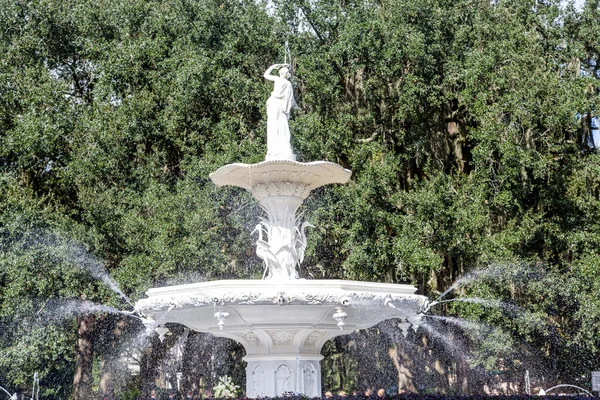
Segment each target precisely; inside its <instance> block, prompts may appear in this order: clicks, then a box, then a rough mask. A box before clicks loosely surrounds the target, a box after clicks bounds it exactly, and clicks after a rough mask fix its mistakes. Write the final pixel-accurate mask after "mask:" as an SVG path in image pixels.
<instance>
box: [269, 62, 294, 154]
mask: <svg viewBox="0 0 600 400" xmlns="http://www.w3.org/2000/svg"><path fill="white" fill-rule="evenodd" d="M288 67H289V65H288V64H273V65H271V66H270V67H269V68H268V69H267V70H266V71H265V73H264V77H265V79H268V80H270V81H273V82H274V87H273V91H272V92H271V97H269V99H268V100H267V157H266V158H265V159H266V160H296V156H295V155H294V153H293V151H292V146H291V145H290V127H289V119H290V111H291V110H292V107H293V106H294V105H295V104H296V103H295V101H294V89H293V88H292V84H291V83H290V81H289V80H288V79H289V78H290V76H291V74H290V70H289V69H288ZM276 68H277V69H279V76H275V75H271V72H272V71H273V70H274V69H276Z"/></svg>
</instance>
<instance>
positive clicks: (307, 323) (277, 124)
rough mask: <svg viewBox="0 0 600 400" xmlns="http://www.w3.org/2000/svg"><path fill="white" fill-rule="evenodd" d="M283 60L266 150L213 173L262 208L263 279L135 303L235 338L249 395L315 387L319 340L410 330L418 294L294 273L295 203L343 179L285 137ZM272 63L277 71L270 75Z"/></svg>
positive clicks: (300, 227) (157, 315)
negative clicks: (387, 323) (389, 328)
mask: <svg viewBox="0 0 600 400" xmlns="http://www.w3.org/2000/svg"><path fill="white" fill-rule="evenodd" d="M288 67H289V66H288V65H287V64H275V65H273V66H271V67H269V68H268V69H267V70H266V71H265V73H264V77H265V79H268V80H270V81H273V82H274V90H273V92H272V93H271V97H270V98H269V100H268V101H267V116H268V120H267V155H266V158H265V161H263V162H259V163H257V164H252V165H247V164H230V165H226V166H224V167H221V168H219V169H218V170H217V171H215V172H214V173H212V174H211V175H210V178H211V179H212V181H213V182H214V183H215V184H216V185H217V186H224V185H232V186H238V187H242V188H244V189H246V190H248V191H250V192H251V193H252V195H253V196H254V197H255V198H256V199H257V200H258V202H259V203H260V205H261V206H262V207H263V209H264V212H265V217H264V218H261V219H260V222H259V223H258V224H257V225H256V228H255V229H254V231H253V234H255V233H256V234H257V235H258V239H257V241H256V253H257V255H258V256H259V257H260V258H261V259H262V260H263V261H264V266H265V270H264V273H263V279H262V280H220V281H213V282H201V283H193V284H188V285H179V286H170V287H162V288H154V289H150V290H149V291H148V292H147V293H146V294H147V298H146V299H143V300H140V301H138V302H137V304H136V305H135V308H136V310H137V312H139V313H140V314H143V315H144V316H145V317H146V318H147V323H149V324H150V325H152V324H153V325H152V328H153V329H154V328H157V327H159V332H163V334H164V332H165V331H164V329H163V330H161V329H160V327H161V325H163V324H165V323H179V324H182V325H185V326H186V327H188V328H190V329H193V330H195V331H198V332H208V333H212V334H213V335H215V336H220V337H226V338H230V339H233V340H235V341H237V342H239V343H241V344H242V345H243V346H244V348H245V350H246V356H245V357H244V360H245V361H246V362H247V368H246V395H247V396H248V397H264V396H269V397H274V396H278V395H281V394H282V393H285V392H296V393H302V394H304V395H306V396H309V397H314V396H320V395H321V367H320V363H319V362H320V360H321V359H322V358H323V356H322V355H321V354H320V352H321V348H322V346H323V344H324V343H325V342H326V341H327V340H329V339H332V338H334V337H336V336H339V335H345V334H350V333H351V332H353V331H354V330H356V329H364V328H369V327H372V326H374V325H376V324H377V323H379V322H381V321H384V320H387V319H391V318H400V319H402V322H401V323H400V324H399V327H400V328H401V330H402V332H403V334H404V335H405V336H406V334H407V333H408V329H409V328H411V327H412V329H414V330H415V331H416V330H417V328H418V326H419V323H420V318H421V317H420V314H421V312H422V311H423V310H424V309H426V307H427V301H426V298H425V297H424V296H420V295H416V294H415V292H416V289H415V288H414V287H413V286H410V285H401V284H386V283H373V282H357V281H345V280H307V279H302V278H300V277H299V276H298V270H297V267H298V266H299V265H300V264H301V263H302V261H303V259H304V251H305V249H306V244H307V242H306V229H307V228H309V227H311V226H312V225H310V224H309V223H307V222H302V221H301V218H300V216H299V215H298V214H297V210H298V208H299V207H300V205H301V204H302V202H303V201H304V200H305V199H306V198H307V197H308V195H309V194H310V192H311V191H312V190H313V189H316V188H318V187H321V186H324V185H328V184H333V183H338V184H344V183H347V182H348V180H349V179H350V176H351V172H350V171H349V170H347V169H344V168H343V167H341V166H340V165H337V164H334V163H331V162H326V161H314V162H309V163H301V162H297V161H296V156H295V155H294V153H293V151H292V148H291V146H290V132H289V126H288V120H289V114H290V110H291V108H292V106H293V105H294V98H293V90H292V86H291V84H290V82H289V80H288V79H289V77H290V72H289V69H288ZM274 70H278V71H279V76H275V75H272V74H271V72H272V71H274Z"/></svg>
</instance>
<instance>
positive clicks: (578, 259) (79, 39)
mask: <svg viewBox="0 0 600 400" xmlns="http://www.w3.org/2000/svg"><path fill="white" fill-rule="evenodd" d="M0 27H1V29H0V54H2V56H0V329H1V330H2V332H3V333H2V335H0V385H2V386H7V387H9V388H12V389H14V390H26V388H27V387H28V386H29V383H30V380H31V377H32V376H33V372H34V371H38V372H39V373H40V377H41V380H42V387H43V390H44V393H43V395H44V396H46V398H54V397H60V398H66V397H68V396H69V395H71V393H72V391H73V384H74V383H73V371H74V370H76V367H77V366H78V365H79V364H81V361H80V359H79V358H78V357H79V356H81V354H79V347H76V344H77V343H78V340H81V337H82V333H81V329H82V324H84V323H86V321H85V320H83V319H81V316H82V315H84V314H87V313H89V312H91V311H94V310H96V311H100V312H102V311H103V312H104V314H101V315H100V316H98V317H97V318H96V320H95V321H91V320H90V321H87V322H88V323H90V325H89V326H90V329H92V330H93V331H94V332H95V335H94V337H95V339H94V347H95V348H96V353H95V355H93V357H95V358H94V359H95V360H100V364H102V365H101V366H100V367H93V368H94V369H93V371H92V372H93V373H94V374H96V375H97V376H96V382H98V376H100V377H106V376H105V375H106V374H108V372H107V370H105V368H104V367H103V366H104V365H107V366H110V365H112V366H114V364H111V363H109V362H108V361H107V359H105V357H104V356H102V354H111V355H113V356H114V355H118V354H119V352H120V351H121V350H122V349H123V347H126V346H127V345H126V344H125V343H126V342H127V340H125V339H123V338H121V339H119V338H118V337H117V336H119V335H121V334H122V335H123V336H126V337H129V336H132V337H135V335H136V333H135V332H136V329H139V326H137V325H136V324H133V325H132V326H128V327H124V326H120V325H119V324H122V321H123V319H122V318H121V317H119V316H118V315H114V314H111V312H110V310H107V309H105V310H102V309H101V307H100V306H99V305H100V304H102V305H107V306H111V307H116V308H119V309H127V308H129V307H130V306H129V305H128V304H127V303H126V301H125V300H124V298H123V297H122V296H120V294H119V293H118V291H115V290H112V289H111V285H112V283H111V282H115V283H116V285H117V286H118V287H119V288H120V289H119V290H122V291H123V293H124V294H125V295H126V296H127V297H128V298H129V299H131V300H132V301H134V300H137V299H139V298H141V297H142V296H143V293H144V292H145V291H146V290H147V289H148V288H150V287H153V286H160V285H166V284H175V283H184V282H192V281H198V280H210V279H221V278H230V277H235V278H260V276H261V272H262V267H261V263H260V259H258V258H257V256H256V255H255V251H254V249H253V243H252V239H251V238H250V235H249V233H250V232H251V230H252V227H253V226H254V225H255V224H256V220H257V218H258V216H259V215H260V207H259V206H258V205H257V204H256V202H255V201H254V200H253V199H252V198H251V196H250V195H249V194H248V193H246V192H244V191H242V190H240V189H236V188H216V187H215V186H214V185H213V184H212V182H211V181H210V180H209V179H208V174H209V173H211V172H213V171H214V170H216V169H217V168H218V167H220V166H222V165H225V164H227V163H232V162H245V163H254V162H259V161H261V160H263V159H264V154H265V152H266V138H265V132H266V114H265V101H266V99H267V97H268V93H269V91H270V86H269V84H268V83H267V82H265V81H264V80H263V79H262V76H261V75H262V72H263V71H264V70H265V69H266V67H267V66H268V65H271V64H272V63H275V62H282V61H283V57H284V46H283V43H284V42H285V41H287V42H288V43H289V47H290V49H291V51H292V64H293V65H292V67H293V77H292V81H293V84H294V87H295V95H296V99H297V102H298V104H299V108H298V109H296V110H294V112H293V117H292V120H291V121H290V123H291V125H290V129H291V132H292V145H293V147H294V150H295V152H296V153H297V154H298V155H299V159H300V161H313V160H321V159H323V160H328V161H333V162H336V163H339V164H341V165H342V166H344V167H345V168H348V169H351V170H352V171H353V177H352V180H351V182H350V183H349V184H348V185H345V186H332V187H324V188H321V189H319V190H317V191H315V192H314V193H313V194H312V195H311V197H310V198H309V199H308V200H307V201H306V202H305V204H304V205H303V207H302V211H303V212H304V215H305V216H306V218H307V219H308V220H309V221H310V222H311V223H313V224H314V225H315V226H316V229H313V230H311V231H310V233H309V246H308V249H307V257H306V259H305V261H304V264H303V266H302V267H301V274H302V275H303V276H306V277H309V278H341V279H355V280H368V281H385V282H395V283H411V284H414V285H416V286H417V287H418V288H419V290H420V292H421V293H423V294H426V295H429V296H430V297H432V298H436V297H437V296H438V295H439V294H440V293H442V292H443V291H444V290H445V289H447V288H449V287H450V285H451V284H452V283H453V282H454V281H456V280H457V279H459V278H460V277H461V276H467V277H468V279H464V280H463V281H461V282H463V283H464V284H462V283H461V284H458V285H457V289H456V290H454V291H453V292H451V293H450V294H449V295H448V297H445V298H444V299H448V300H450V299H452V298H464V297H472V298H475V297H476V298H480V299H484V300H486V301H488V303H486V304H487V305H486V304H484V303H482V302H479V303H473V302H463V301H458V300H457V301H452V302H448V303H444V304H443V305H442V304H440V305H439V306H438V308H436V309H433V310H432V311H433V312H434V313H435V314H437V315H438V316H439V317H440V318H442V317H446V318H449V317H455V316H460V317H461V318H463V319H464V320H468V321H470V325H467V326H466V327H464V326H463V328H464V329H462V330H461V331H460V333H456V332H455V331H454V330H451V329H450V328H451V325H452V323H450V322H448V321H449V319H446V320H443V319H439V320H434V321H432V322H431V325H432V326H434V327H435V328H436V329H438V330H439V331H441V332H445V331H446V330H447V331H448V332H450V333H449V335H450V336H451V337H453V338H454V339H456V340H457V341H459V342H464V343H468V344H465V345H464V347H465V348H467V349H468V352H469V356H468V357H462V358H461V357H458V358H461V360H463V361H462V362H455V361H447V360H446V361H445V362H444V363H443V364H444V366H443V370H442V372H439V371H438V372H428V373H423V374H422V375H421V376H423V377H424V378H423V380H422V381H419V382H417V381H415V382H412V383H410V385H413V386H412V390H419V387H423V388H436V387H442V388H445V389H444V390H447V389H448V387H452V385H458V384H453V383H452V379H450V378H447V379H446V381H445V383H444V384H443V385H441V384H440V383H439V376H437V375H443V376H446V377H448V376H450V375H453V374H454V375H457V374H458V375H461V374H462V375H461V376H467V375H469V374H471V375H473V376H474V375H477V374H479V375H477V376H481V375H482V374H485V373H486V372H485V371H488V372H490V373H494V374H496V375H498V374H500V375H503V374H504V375H503V376H505V379H513V378H514V376H517V375H520V376H522V373H523V372H524V370H532V371H534V372H535V373H536V374H537V377H538V379H541V380H542V382H546V381H543V379H546V380H547V382H566V381H569V382H573V381H576V382H579V383H581V384H582V385H584V386H585V385H588V386H589V372H590V371H591V370H593V369H596V370H597V369H598V368H599V367H600V365H599V364H598V360H599V359H600V357H599V356H600V326H599V325H598V323H597V322H598V320H600V255H599V254H598V248H600V155H599V153H598V151H597V146H598V145H599V143H597V141H598V139H599V138H598V137H597V136H594V132H597V131H598V129H599V123H598V119H597V118H598V109H599V107H600V95H599V87H600V64H599V63H598V60H599V59H600V5H599V2H598V0H588V1H587V2H586V3H585V5H584V6H583V8H582V9H581V10H578V9H575V8H574V7H573V5H568V4H561V3H560V2H558V1H555V0H543V1H542V0H536V1H534V0H507V1H503V0H499V1H492V2H490V1H488V0H485V1H484V0H452V1H450V0H379V1H375V0H339V1H331V0H314V1H305V0H274V1H264V2H263V1H250V0H205V1H190V0H161V1H158V0H149V1H148V0H143V1H142V0H129V1H120V0H107V1H101V2H98V1H91V0H69V1H61V2H53V1H47V0H28V1H14V0H0ZM469 273H471V274H470V275H468V274H469ZM117 286H113V289H114V288H115V287H117ZM489 302H495V303H494V304H496V305H499V304H503V305H505V306H504V307H490V306H489V304H490V303H489ZM94 307H96V308H94ZM98 307H100V308H98ZM515 310H517V311H515ZM463 325H464V324H463ZM117 328H118V334H117V333H115V332H116V329H117ZM381 329H383V330H386V329H387V328H385V329H384V328H381ZM78 330H79V331H78ZM411 335H412V334H411ZM420 335H424V336H425V337H427V338H428V340H429V342H428V343H429V344H428V345H422V346H425V348H423V347H422V346H421V347H419V349H421V350H420V351H421V352H420V353H419V351H413V350H414V349H413V350H411V349H412V348H409V347H407V346H406V345H405V344H403V343H391V344H390V343H388V342H386V341H385V340H382V343H383V344H382V346H387V345H390V346H395V347H394V348H395V349H396V350H394V351H395V353H394V354H396V355H395V356H394V357H396V358H395V362H396V364H397V367H398V368H399V366H400V365H401V364H402V365H404V366H405V367H406V366H409V364H410V362H409V361H410V360H414V359H416V358H418V357H422V355H423V354H425V353H426V354H430V352H428V350H427V346H430V347H429V348H433V347H435V343H436V340H437V341H438V342H439V340H440V339H439V338H437V339H436V337H435V335H433V334H432V333H431V332H422V333H420ZM412 340H413V341H417V342H419V339H417V338H415V337H412ZM191 341H193V340H191ZM363 341H364V338H361V337H360V336H357V337H353V338H352V339H351V340H350V342H352V343H354V344H352V343H350V342H348V340H346V341H344V340H341V339H340V340H339V341H337V342H335V343H332V344H331V346H329V347H328V348H327V349H326V350H325V351H327V352H329V354H330V355H331V356H332V357H333V356H335V355H336V354H337V353H339V352H340V351H342V350H343V349H346V353H344V354H346V356H344V357H345V358H346V360H345V361H343V360H342V361H339V362H338V361H336V360H338V359H337V358H335V357H333V358H331V360H332V361H328V362H330V365H331V369H328V368H323V370H324V371H326V370H334V369H336V368H338V369H339V370H342V369H343V368H342V367H343V365H346V364H348V363H350V364H351V363H352V362H354V361H352V360H354V359H356V360H362V361H360V362H365V360H363V358H364V357H363V356H360V355H359V354H358V353H357V352H360V351H359V350H355V353H352V352H351V351H350V353H348V348H349V346H350V347H352V346H355V347H356V343H363ZM384 342H385V343H384ZM400 342H402V341H400ZM420 342H421V343H424V341H423V338H421V340H420ZM153 343H154V349H155V350H156V349H158V350H156V351H157V354H162V353H161V351H163V350H164V349H163V350H160V349H159V348H160V345H159V344H158V343H157V342H156V341H154V342H153ZM224 347H227V346H224ZM102 349H103V350H105V351H104V353H103V352H102V351H101V350H102ZM159 350H160V351H159ZM224 351H225V350H224ZM227 351H230V350H227ZM411 352H412V353H411ZM438 353H440V354H441V353H444V354H446V355H448V354H449V355H451V356H452V358H456V354H455V353H453V350H451V349H445V350H439V351H438ZM231 354H232V353H231ZM385 356H386V355H384V357H385ZM387 356H389V355H387ZM336 357H337V356H336ZM353 357H354V358H353ZM428 357H430V358H429V359H428V360H429V361H428V362H434V361H435V359H436V357H438V358H439V357H441V356H439V355H433V356H428ZM574 359H576V360H577V362H573V360H574ZM388 361H389V360H388ZM344 362H345V363H346V364H344ZM336 363H337V364H336ZM417 364H418V363H416V362H414V363H413V364H410V365H412V367H411V368H425V364H426V363H425V364H423V365H420V366H418V365H417ZM335 365H337V367H336V366H335ZM90 368H92V365H91V364H90ZM107 368H108V367H107ZM407 368H408V367H407ZM365 370H366V367H365ZM465 371H471V372H465ZM340 373H342V372H340ZM365 373H366V372H365ZM343 374H346V375H344V378H343V379H342V381H341V382H340V381H335V380H330V381H328V382H329V383H327V384H328V385H331V388H332V389H336V388H337V389H341V388H343V389H345V390H349V388H348V387H343V385H344V382H345V383H346V384H352V385H355V386H356V387H357V388H358V386H360V385H362V384H363V381H364V380H363V381H361V378H360V377H350V375H348V374H350V372H344V373H343ZM343 374H342V375H343ZM436 374H437V375H436ZM434 375H435V376H434ZM582 376H583V377H584V378H582ZM106 379H108V378H106ZM374 379H375V378H374ZM415 379H416V378H415ZM436 379H438V380H436ZM582 379H583V381H581V380H582ZM417 380H418V379H417ZM100 381H101V382H103V380H102V379H100ZM580 381H581V382H580ZM324 382H326V380H324ZM336 385H338V386H339V387H337V386H336ZM407 385H409V384H407ZM482 385H483V384H482ZM407 387H409V386H407ZM454 388H457V387H456V386H454ZM460 389H461V388H460V387H458V390H460ZM86 390H100V389H97V388H95V387H94V388H91V387H90V388H88V389H86ZM469 390H475V389H474V388H470V389H469ZM477 390H480V389H477ZM481 390H482V389H481ZM73 396H74V397H75V398H78V396H79V395H78V394H77V393H76V394H75V395H73ZM80 398H81V397H80Z"/></svg>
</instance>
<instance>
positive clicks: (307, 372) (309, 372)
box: [302, 363, 316, 397]
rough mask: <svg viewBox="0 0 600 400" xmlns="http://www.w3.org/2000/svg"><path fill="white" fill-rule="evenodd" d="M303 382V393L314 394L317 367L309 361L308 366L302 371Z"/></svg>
mask: <svg viewBox="0 0 600 400" xmlns="http://www.w3.org/2000/svg"><path fill="white" fill-rule="evenodd" d="M302 375H303V377H302V383H303V385H304V390H303V393H304V394H305V395H307V396H309V397H311V396H314V395H315V393H314V390H315V381H316V369H315V367H314V366H313V365H312V364H310V363H308V364H306V366H305V367H304V370H303V371H302Z"/></svg>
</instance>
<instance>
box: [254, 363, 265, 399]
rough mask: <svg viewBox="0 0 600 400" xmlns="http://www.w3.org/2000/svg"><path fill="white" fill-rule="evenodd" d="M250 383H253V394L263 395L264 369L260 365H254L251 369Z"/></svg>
mask: <svg viewBox="0 0 600 400" xmlns="http://www.w3.org/2000/svg"><path fill="white" fill-rule="evenodd" d="M252 383H253V384H254V396H255V397H264V396H265V371H264V370H263V369H262V367H261V366H260V365H257V366H256V367H254V371H252Z"/></svg>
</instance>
